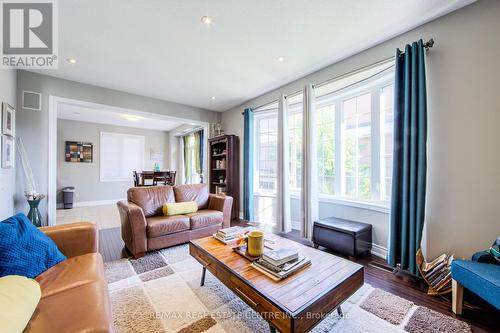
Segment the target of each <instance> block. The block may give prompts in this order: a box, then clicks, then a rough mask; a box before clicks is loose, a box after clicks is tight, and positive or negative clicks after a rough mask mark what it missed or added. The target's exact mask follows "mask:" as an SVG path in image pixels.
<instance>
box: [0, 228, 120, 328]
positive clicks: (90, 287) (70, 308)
mask: <svg viewBox="0 0 500 333" xmlns="http://www.w3.org/2000/svg"><path fill="white" fill-rule="evenodd" d="M40 230H41V231H43V232H44V233H45V234H46V235H47V236H49V237H50V238H51V239H52V240H53V241H54V242H55V243H56V244H57V246H58V248H59V250H61V252H62V253H63V254H64V255H65V256H66V257H68V259H66V260H64V261H61V262H60V263H58V264H57V265H55V266H52V267H51V268H49V269H48V270H46V271H45V272H43V273H42V274H40V275H38V276H37V277H36V278H35V280H36V281H37V282H38V283H39V285H40V289H41V292H42V296H41V299H40V302H39V303H38V305H37V307H36V310H35V312H34V313H33V316H32V317H31V319H30V321H29V322H28V324H27V326H26V328H25V329H24V331H23V332H24V333H35V332H103V333H104V332H113V331H114V329H113V317H112V313H111V303H110V300H109V293H108V284H107V282H106V278H105V276H104V265H103V260H102V257H101V255H100V254H99V253H98V252H97V251H98V246H99V233H98V229H97V227H96V225H95V224H94V223H90V222H80V223H71V224H65V225H58V226H53V227H43V228H40ZM0 327H1V324H0ZM0 331H2V329H1V328H0Z"/></svg>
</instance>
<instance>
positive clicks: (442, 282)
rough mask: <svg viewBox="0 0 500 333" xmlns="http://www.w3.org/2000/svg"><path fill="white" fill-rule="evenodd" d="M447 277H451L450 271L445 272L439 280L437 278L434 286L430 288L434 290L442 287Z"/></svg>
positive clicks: (446, 281)
mask: <svg viewBox="0 0 500 333" xmlns="http://www.w3.org/2000/svg"><path fill="white" fill-rule="evenodd" d="M449 279H451V272H448V274H446V276H445V277H444V278H442V279H441V280H439V282H438V283H436V284H435V285H434V286H432V288H434V289H436V290H439V289H441V288H442V287H444V286H445V285H446V284H447V283H448V280H449Z"/></svg>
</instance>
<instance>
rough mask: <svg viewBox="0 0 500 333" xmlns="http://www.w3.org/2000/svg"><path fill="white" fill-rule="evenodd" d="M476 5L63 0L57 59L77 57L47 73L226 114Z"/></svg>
mask: <svg viewBox="0 0 500 333" xmlns="http://www.w3.org/2000/svg"><path fill="white" fill-rule="evenodd" d="M472 2H474V0H426V1H422V0H404V1H402V0H357V1H353V0H252V1H243V0H203V1H202V0H182V1H179V0H149V1H144V0H143V1H137V0H106V1H102V0H85V1H81V0H64V1H58V6H59V58H60V59H61V60H63V59H67V58H70V57H74V58H76V59H77V60H78V63H77V64H76V65H70V64H68V63H67V62H65V61H60V62H59V69H58V70H44V71H39V72H42V73H44V74H47V75H52V76H56V77H60V78H65V79H70V80H75V81H80V82H84V83H89V84H93V85H98V86H103V87H107V88H112V89H117V90H122V91H126V92H131V93H135V94H139V95H144V96H150V97H156V98H160V99H164V100H170V101H174V102H178V103H183V104H187V105H192V106H197V107H201V108H205V109H210V110H216V111H225V110H227V109H229V108H231V107H234V106H236V105H239V104H241V103H243V102H244V101H246V100H248V99H251V98H253V97H256V96H258V95H260V94H262V93H265V92H267V91H269V90H272V89H274V88H277V87H279V86H281V85H283V84H286V83H288V82H290V81H292V80H294V79H297V78H299V77H302V76H304V75H306V74H309V73H311V72H313V71H315V70H318V69H320V68H322V67H325V66H327V65H329V64H332V63H334V62H336V61H338V60H340V59H343V58H345V57H346V56H349V55H352V54H355V53H357V52H359V51H361V50H363V49H366V48H368V47H370V46H373V45H376V44H377V43H380V42H382V41H385V40H387V39H389V38H391V37H393V36H396V35H398V34H401V33H403V32H405V31H408V30H410V29H412V28H414V27H416V26H419V25H421V24H423V23H425V22H428V21H430V20H432V19H434V18H437V17H439V16H441V15H444V14H446V13H449V12H451V11H453V10H456V9H458V8H461V7H463V6H465V5H467V4H470V3H472ZM203 15H210V16H213V18H214V24H213V25H212V26H206V25H204V24H202V23H201V20H200V19H201V16H203ZM437 43H439V41H437ZM279 56H283V57H285V61H284V62H278V61H277V60H276V58H277V57H279ZM211 96H216V99H215V100H211V99H210V97H211Z"/></svg>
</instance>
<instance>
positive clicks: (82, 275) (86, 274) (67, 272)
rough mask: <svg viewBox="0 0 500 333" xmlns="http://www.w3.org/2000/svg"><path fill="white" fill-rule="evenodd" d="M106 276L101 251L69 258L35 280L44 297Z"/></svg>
mask: <svg viewBox="0 0 500 333" xmlns="http://www.w3.org/2000/svg"><path fill="white" fill-rule="evenodd" d="M103 278H104V270H103V261H102V257H101V255H100V254H99V253H88V254H84V255H81V256H77V257H73V258H69V259H67V260H65V261H62V262H60V263H58V264H57V265H55V266H53V267H51V268H49V269H48V270H47V271H45V272H43V273H42V274H40V275H38V276H37V277H36V278H35V280H36V281H37V282H38V283H39V284H40V288H41V289H42V298H43V297H48V296H52V295H54V294H57V293H60V292H62V291H65V290H67V289H71V288H75V287H78V286H81V285H84V284H88V283H93V282H97V281H99V280H100V279H103Z"/></svg>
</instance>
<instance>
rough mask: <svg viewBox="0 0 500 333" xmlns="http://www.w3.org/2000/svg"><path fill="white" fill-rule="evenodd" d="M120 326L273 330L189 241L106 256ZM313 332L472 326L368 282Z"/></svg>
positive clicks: (121, 330) (213, 332)
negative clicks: (204, 267)
mask: <svg viewBox="0 0 500 333" xmlns="http://www.w3.org/2000/svg"><path fill="white" fill-rule="evenodd" d="M104 268H105V273H106V279H107V281H108V287H109V292H110V298H111V306H112V312H113V323H114V326H115V331H116V332H117V333H128V332H130V333H132V332H134V333H135V332H148V333H150V332H154V333H156V332H158V333H161V332H179V333H201V332H207V333H219V332H220V333H222V332H228V333H232V332H237V333H255V332H266V333H267V332H269V326H268V324H267V322H266V321H265V320H264V319H262V318H261V317H260V316H259V315H258V314H257V313H256V312H255V311H253V310H252V309H251V308H250V307H249V306H247V305H246V304H245V303H244V302H243V301H241V300H240V299H239V298H238V297H236V296H235V295H234V294H233V293H232V292H231V291H230V290H229V289H228V288H227V287H225V286H224V285H223V284H222V283H221V282H219V280H217V278H215V277H214V276H213V275H212V274H210V272H209V271H207V274H206V278H205V285H204V286H203V287H201V286H200V279H201V265H200V264H199V263H198V262H197V261H196V260H195V259H193V258H192V257H191V256H190V255H189V249H188V245H187V244H183V245H179V246H175V247H171V248H168V249H163V250H160V251H155V252H150V253H148V254H147V255H146V256H144V257H142V258H140V259H137V260H133V259H121V260H117V261H113V262H108V263H105V264H104ZM342 310H343V313H344V316H343V317H339V316H338V315H337V312H336V311H334V312H333V313H332V314H330V315H329V316H327V317H326V318H325V319H324V320H323V321H322V322H321V323H320V324H319V325H317V326H316V327H315V328H314V329H313V330H312V331H311V332H314V333H320V332H322V333H326V332H381V333H382V332H383V333H387V332H411V333H413V332H416V333H417V332H418V333H420V332H422V333H423V332H471V330H470V327H469V326H468V325H467V324H466V323H464V322H462V321H460V320H457V319H455V318H452V317H450V316H446V315H443V314H441V313H438V312H435V311H433V310H430V309H428V308H425V307H421V306H417V305H415V304H414V303H412V302H410V301H408V300H406V299H403V298H401V297H399V296H396V295H394V294H391V293H388V292H385V291H383V290H380V289H376V288H373V287H372V286H370V285H368V284H365V285H363V287H362V288H360V289H359V290H358V291H357V292H356V293H355V294H354V295H352V296H351V297H350V298H349V299H348V300H347V301H346V302H344V304H343V305H342Z"/></svg>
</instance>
